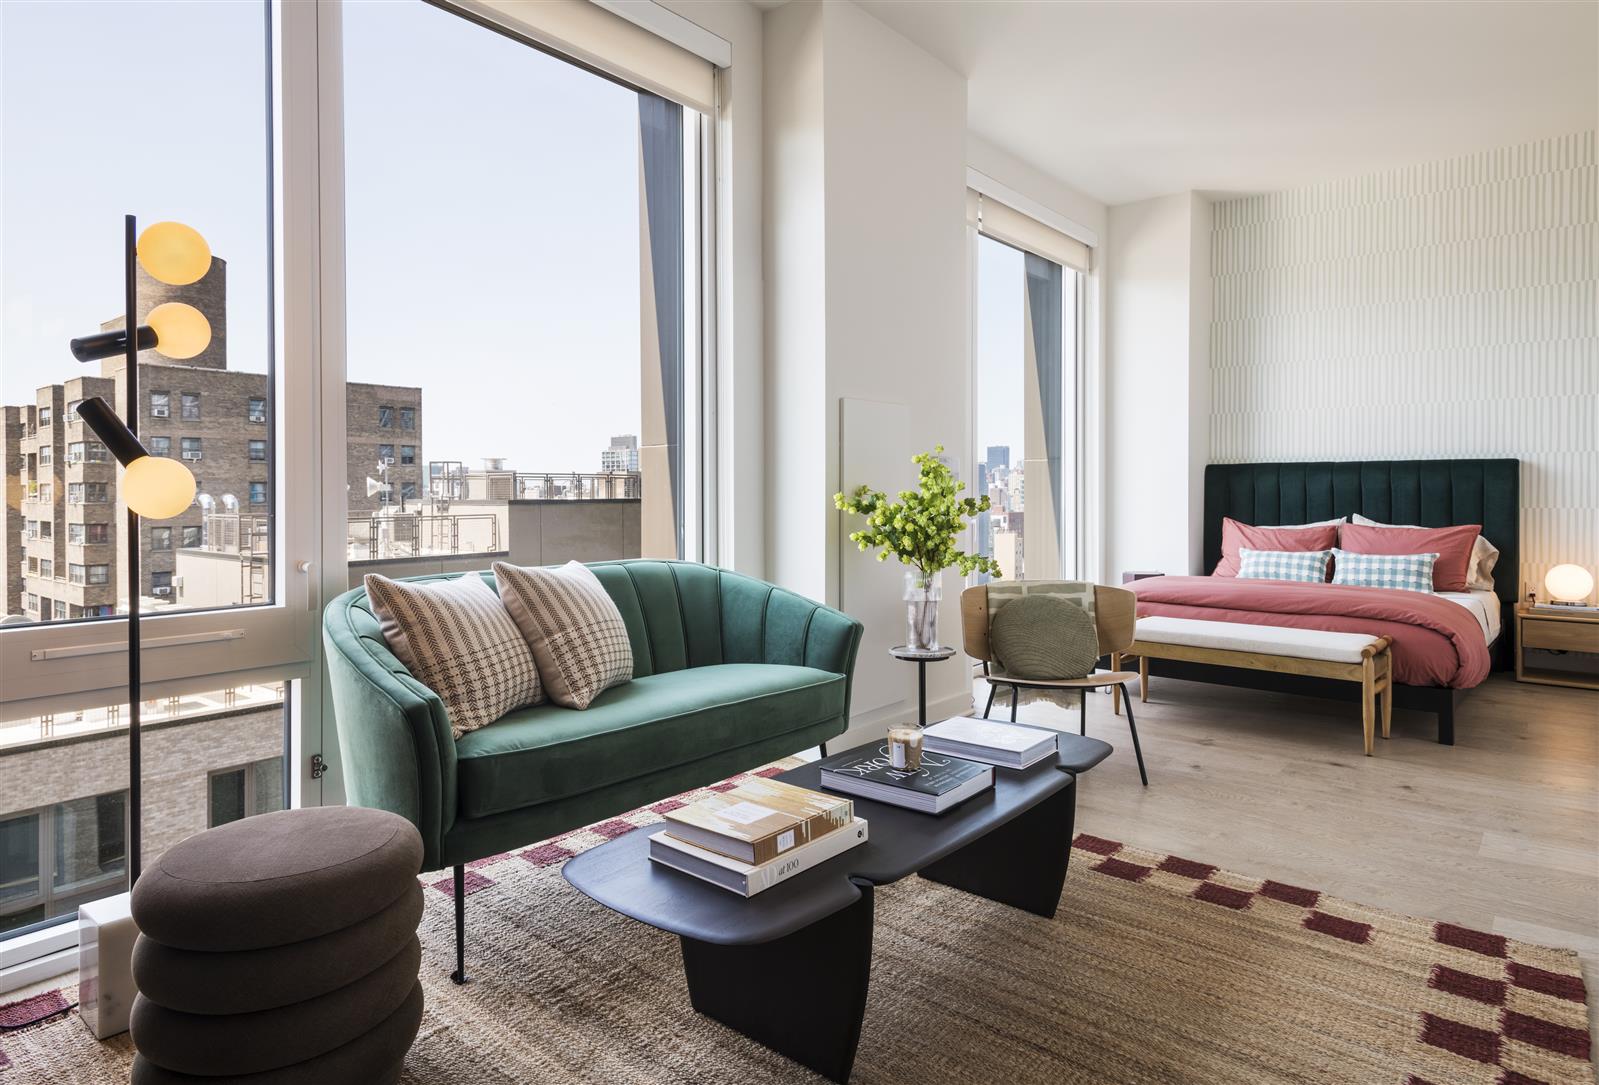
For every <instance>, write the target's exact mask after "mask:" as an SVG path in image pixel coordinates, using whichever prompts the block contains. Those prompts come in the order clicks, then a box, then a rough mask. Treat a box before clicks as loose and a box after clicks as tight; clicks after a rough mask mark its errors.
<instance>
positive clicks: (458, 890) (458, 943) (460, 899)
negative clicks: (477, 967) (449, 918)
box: [450, 863, 466, 985]
mask: <svg viewBox="0 0 1599 1085" xmlns="http://www.w3.org/2000/svg"><path fill="white" fill-rule="evenodd" d="M454 874H455V971H454V972H451V973H450V979H452V980H454V981H455V983H456V984H457V985H460V984H463V983H465V982H466V864H464V863H457V864H456V866H455V871H454Z"/></svg>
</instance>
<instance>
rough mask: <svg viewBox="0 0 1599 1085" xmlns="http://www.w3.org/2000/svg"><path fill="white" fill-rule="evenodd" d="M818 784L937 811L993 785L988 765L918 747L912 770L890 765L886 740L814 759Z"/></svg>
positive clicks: (934, 812)
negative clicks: (919, 753)
mask: <svg viewBox="0 0 1599 1085" xmlns="http://www.w3.org/2000/svg"><path fill="white" fill-rule="evenodd" d="M818 767H819V768H820V769H821V771H822V786H823V787H825V788H828V789H829V790H832V791H842V792H844V793H845V794H846V795H859V796H860V797H861V798H863V799H872V800H874V801H876V802H885V803H889V804H890V805H893V806H903V807H906V808H907V809H910V810H919V811H921V812H922V813H924V814H942V813H943V812H944V811H945V810H948V809H950V808H951V807H953V806H957V805H959V804H960V803H963V802H965V801H966V800H967V799H969V798H971V797H972V796H973V795H980V794H982V793H983V792H985V791H987V790H989V789H990V788H992V787H993V786H994V769H993V767H992V766H990V765H980V764H978V763H976V762H975V761H966V760H963V759H962V758H959V757H949V756H946V755H944V754H937V753H932V752H930V751H927V750H925V749H924V750H923V752H922V764H921V767H920V768H918V769H915V770H914V771H913V770H907V769H896V768H894V767H893V764H892V763H891V762H890V760H889V756H888V744H887V743H886V742H884V743H875V744H872V745H867V746H858V747H856V748H855V749H853V750H846V751H844V752H843V753H841V754H835V755H834V756H832V757H829V758H826V759H825V760H823V761H821V762H819V765H818Z"/></svg>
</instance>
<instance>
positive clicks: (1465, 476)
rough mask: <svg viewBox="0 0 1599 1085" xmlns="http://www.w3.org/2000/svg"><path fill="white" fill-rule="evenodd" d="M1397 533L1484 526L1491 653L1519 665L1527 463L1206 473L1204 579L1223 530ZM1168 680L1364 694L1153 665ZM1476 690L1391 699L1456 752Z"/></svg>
mask: <svg viewBox="0 0 1599 1085" xmlns="http://www.w3.org/2000/svg"><path fill="white" fill-rule="evenodd" d="M1357 512H1358V513H1360V514H1361V515H1362V516H1368V517H1370V518H1371V519H1373V520H1381V521H1382V522H1384V523H1390V524H1420V525H1422V526H1424V527H1452V526H1454V525H1456V524H1481V525H1482V533H1483V535H1484V536H1485V537H1486V538H1487V539H1488V541H1489V542H1491V543H1493V544H1494V546H1496V547H1498V548H1499V561H1498V564H1497V565H1496V566H1495V567H1494V594H1495V595H1497V596H1498V597H1499V610H1500V623H1499V637H1498V639H1497V640H1496V641H1495V642H1494V643H1493V645H1492V646H1491V647H1490V651H1491V652H1492V653H1493V658H1494V669H1495V670H1508V669H1510V668H1511V667H1512V666H1513V665H1514V655H1515V653H1514V647H1515V646H1514V645H1513V644H1512V643H1511V642H1512V641H1513V639H1514V638H1513V636H1512V635H1511V632H1510V629H1511V626H1512V624H1513V622H1512V619H1513V616H1514V612H1515V606H1516V602H1517V599H1518V597H1519V596H1520V594H1521V461H1520V460H1512V459H1495V460H1365V461H1352V462H1345V463H1229V464H1216V463H1213V464H1211V465H1210V466H1208V467H1206V468H1205V514H1204V516H1205V520H1204V569H1205V571H1206V572H1209V571H1210V570H1211V569H1214V568H1215V567H1216V563H1217V562H1218V561H1220V560H1221V522H1222V520H1223V519H1224V518H1225V517H1232V518H1233V519H1234V520H1239V521H1242V522H1243V523H1246V524H1304V523H1314V522H1315V521H1317V520H1330V519H1333V518H1334V517H1338V516H1350V515H1353V514H1354V513H1357ZM1150 673H1151V674H1153V675H1155V676H1157V677H1161V678H1178V679H1183V680H1185V681H1189V682H1209V683H1212V684H1216V685H1224V686H1237V687H1240V688H1243V689H1259V690H1266V691H1269V692H1273V693H1296V694H1301V695H1304V696H1309V697H1323V698H1328V699H1333V700H1343V701H1353V700H1357V699H1358V698H1359V697H1360V695H1361V690H1360V687H1359V686H1356V685H1352V684H1351V683H1349V682H1346V681H1343V680H1341V679H1336V678H1326V677H1320V676H1316V675H1301V674H1285V673H1281V672H1279V671H1273V670H1253V669H1245V668H1240V667H1228V666H1217V665H1214V664H1211V663H1199V662H1194V661H1191V660H1180V659H1156V660H1151V661H1150ZM1469 692H1470V691H1469V690H1463V689H1452V688H1449V687H1447V686H1407V685H1403V684H1400V683H1395V684H1394V686H1393V691H1392V693H1391V694H1390V695H1389V699H1390V700H1391V701H1392V702H1393V704H1395V705H1397V706H1398V707H1400V708H1413V709H1419V710H1421V711H1423V712H1431V713H1434V714H1435V715H1436V716H1437V718H1438V741H1439V742H1441V743H1443V744H1444V745H1446V746H1452V745H1454V742H1455V706H1456V705H1458V704H1459V703H1460V701H1461V699H1462V698H1463V697H1465V695H1466V694H1467V693H1469Z"/></svg>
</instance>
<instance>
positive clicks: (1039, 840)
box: [679, 780, 1077, 1082]
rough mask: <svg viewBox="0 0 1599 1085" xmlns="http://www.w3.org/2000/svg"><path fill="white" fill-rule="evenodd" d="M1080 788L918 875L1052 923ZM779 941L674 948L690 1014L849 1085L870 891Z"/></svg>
mask: <svg viewBox="0 0 1599 1085" xmlns="http://www.w3.org/2000/svg"><path fill="white" fill-rule="evenodd" d="M1076 807H1077V784H1076V781H1075V780H1073V782H1072V784H1071V786H1070V787H1067V788H1065V789H1063V790H1061V791H1058V792H1056V793H1055V794H1053V795H1051V796H1050V797H1049V798H1047V799H1045V800H1044V801H1042V802H1040V803H1039V804H1038V805H1036V806H1034V807H1032V808H1031V809H1029V810H1026V811H1024V812H1023V813H1021V814H1018V815H1017V816H1016V817H1014V818H1012V819H1011V820H1010V821H1007V822H1006V823H1005V824H1003V825H1000V826H998V827H997V828H995V829H993V830H991V831H990V832H988V833H987V834H985V835H984V836H983V837H982V838H981V839H979V840H976V841H974V842H972V843H970V844H968V845H966V846H965V847H964V848H961V849H960V850H958V851H956V852H953V853H952V854H950V855H946V856H945V857H944V858H942V859H939V860H936V861H934V862H932V863H929V864H928V865H927V866H925V867H923V868H922V869H921V870H919V871H917V873H918V874H920V875H921V876H922V877H924V878H926V879H928V880H929V881H935V882H938V883H939V884H941V885H947V886H950V887H952V888H954V889H960V890H962V891H964V892H967V893H971V894H973V895H974V896H979V897H986V898H987V899H989V900H992V901H996V902H998V903H1000V904H1008V905H1010V906H1011V907H1013V908H1020V909H1022V910H1023V911H1027V912H1032V913H1033V914H1034V915H1039V916H1043V917H1044V918H1045V919H1051V918H1053V917H1054V915H1055V910H1056V908H1057V907H1058V906H1059V905H1060V894H1061V890H1062V889H1063V888H1064V887H1065V884H1066V865H1067V862H1068V861H1069V860H1070V858H1071V842H1072V824H1073V820H1074V818H1075V815H1076ZM851 881H852V882H854V884H855V886H856V887H857V888H858V889H860V892H861V898H860V900H858V901H856V902H855V903H854V904H852V905H850V906H849V907H847V908H844V909H842V910H841V911H837V912H834V913H833V914H832V915H830V916H828V917H827V918H825V919H822V920H819V921H818V922H816V923H812V924H811V925H810V926H808V927H805V928H803V929H801V930H799V931H796V932H795V933H793V934H791V935H788V936H787V937H785V938H779V939H777V940H775V941H771V942H761V943H758V944H755V945H749V946H724V945H716V944H714V943H710V942H701V941H698V940H696V939H692V938H679V942H680V943H681V945H682V948H683V973H684V975H685V977H686V978H687V979H688V990H689V998H690V1000H691V1001H692V1002H693V1004H694V1009H695V1010H696V1011H698V1012H700V1013H703V1014H705V1015H706V1016H707V1017H713V1018H715V1019H716V1020H718V1021H720V1022H721V1023H722V1024H724V1025H726V1026H728V1027H729V1028H732V1029H736V1030H737V1031H739V1032H742V1033H743V1034H744V1035H745V1036H748V1037H749V1038H750V1039H752V1040H754V1041H756V1042H757V1043H761V1044H764V1045H766V1046H767V1047H769V1048H771V1049H772V1050H774V1051H776V1052H778V1053H779V1054H781V1055H785V1056H787V1057H788V1058H791V1059H793V1060H794V1061H795V1062H797V1063H799V1064H800V1065H802V1066H806V1067H809V1068H810V1069H812V1070H815V1071H816V1072H817V1073H819V1074H821V1075H823V1076H824V1077H826V1078H828V1079H830V1080H832V1081H837V1082H847V1081H848V1080H849V1075H850V1069H851V1068H852V1067H853V1066H854V1065H855V1049H856V1047H857V1045H858V1044H859V1043H860V1038H861V1025H862V1022H863V1020H864V1019H865V1015H866V991H867V987H868V985H869V983H870V981H871V971H872V885H871V883H870V882H866V881H861V880H859V879H854V878H852V879H851Z"/></svg>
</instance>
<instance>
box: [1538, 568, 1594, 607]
mask: <svg viewBox="0 0 1599 1085" xmlns="http://www.w3.org/2000/svg"><path fill="white" fill-rule="evenodd" d="M1543 587H1544V591H1546V592H1548V593H1549V598H1550V599H1552V600H1554V601H1555V602H1556V603H1564V604H1566V605H1567V606H1576V605H1578V604H1580V603H1582V602H1584V601H1585V600H1586V599H1587V598H1588V596H1589V595H1590V594H1592V592H1593V574H1592V573H1590V572H1589V571H1588V570H1587V569H1584V568H1583V567H1582V566H1581V565H1556V566H1555V567H1554V568H1553V569H1550V570H1549V572H1548V574H1547V575H1546V576H1545V577H1544V578H1543Z"/></svg>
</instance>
